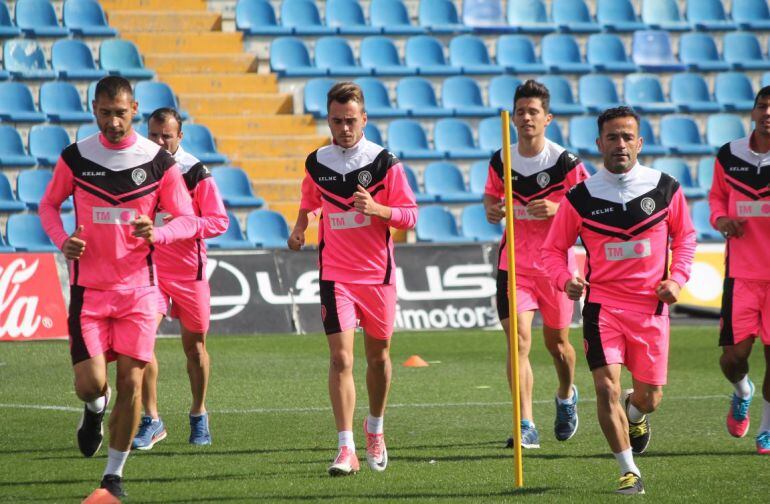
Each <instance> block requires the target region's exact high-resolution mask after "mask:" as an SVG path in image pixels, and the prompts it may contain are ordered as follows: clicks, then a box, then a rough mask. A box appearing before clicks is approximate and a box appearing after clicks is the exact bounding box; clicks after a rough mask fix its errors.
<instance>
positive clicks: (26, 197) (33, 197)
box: [16, 168, 72, 210]
mask: <svg viewBox="0 0 770 504" xmlns="http://www.w3.org/2000/svg"><path fill="white" fill-rule="evenodd" d="M52 177H53V173H52V172H51V170H46V169H42V168H38V169H32V170H22V171H20V172H19V175H18V176H17V177H16V195H17V196H18V197H19V201H22V202H23V203H24V204H25V205H27V208H29V209H30V210H37V208H38V206H39V205H40V200H41V199H42V198H43V194H45V188H46V187H47V186H48V183H49V182H50V181H51V178H52ZM61 209H62V210H72V200H71V199H67V200H65V201H64V202H63V203H62V205H61Z"/></svg>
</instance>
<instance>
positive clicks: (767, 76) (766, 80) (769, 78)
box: [759, 72, 770, 88]
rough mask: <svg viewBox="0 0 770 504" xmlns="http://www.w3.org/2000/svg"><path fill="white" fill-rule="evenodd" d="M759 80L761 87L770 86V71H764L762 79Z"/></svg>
mask: <svg viewBox="0 0 770 504" xmlns="http://www.w3.org/2000/svg"><path fill="white" fill-rule="evenodd" d="M759 82H760V85H759V87H760V88H763V87H765V86H770V72H765V73H763V74H762V79H761V80H760V81H759Z"/></svg>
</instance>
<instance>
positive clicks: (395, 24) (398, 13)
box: [369, 0, 425, 35]
mask: <svg viewBox="0 0 770 504" xmlns="http://www.w3.org/2000/svg"><path fill="white" fill-rule="evenodd" d="M369 18H370V19H369V22H370V23H371V24H372V26H375V27H378V28H382V30H383V33H385V34H386V35H420V34H423V33H425V28H423V27H421V26H414V25H412V23H411V21H410V20H409V12H408V11H407V10H406V6H405V5H404V3H403V2H402V1H401V0H372V1H371V3H370V4H369Z"/></svg>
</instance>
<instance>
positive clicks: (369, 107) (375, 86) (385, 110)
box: [355, 77, 407, 118]
mask: <svg viewBox="0 0 770 504" xmlns="http://www.w3.org/2000/svg"><path fill="white" fill-rule="evenodd" d="M355 82H356V84H358V85H359V86H361V91H363V93H364V97H365V99H366V115H367V116H368V117H370V118H376V117H406V115H407V111H406V110H402V109H399V108H395V107H394V106H393V104H392V103H391V101H390V96H389V95H388V89H387V88H386V87H385V84H383V82H382V81H381V80H379V79H376V78H374V77H361V78H359V79H356V81H355Z"/></svg>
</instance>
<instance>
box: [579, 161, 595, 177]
mask: <svg viewBox="0 0 770 504" xmlns="http://www.w3.org/2000/svg"><path fill="white" fill-rule="evenodd" d="M581 161H582V162H583V168H585V169H586V171H587V172H588V174H589V175H590V176H592V177H593V176H594V175H596V172H597V171H599V170H598V168H596V165H595V164H593V163H592V162H591V161H589V160H587V159H581Z"/></svg>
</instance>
